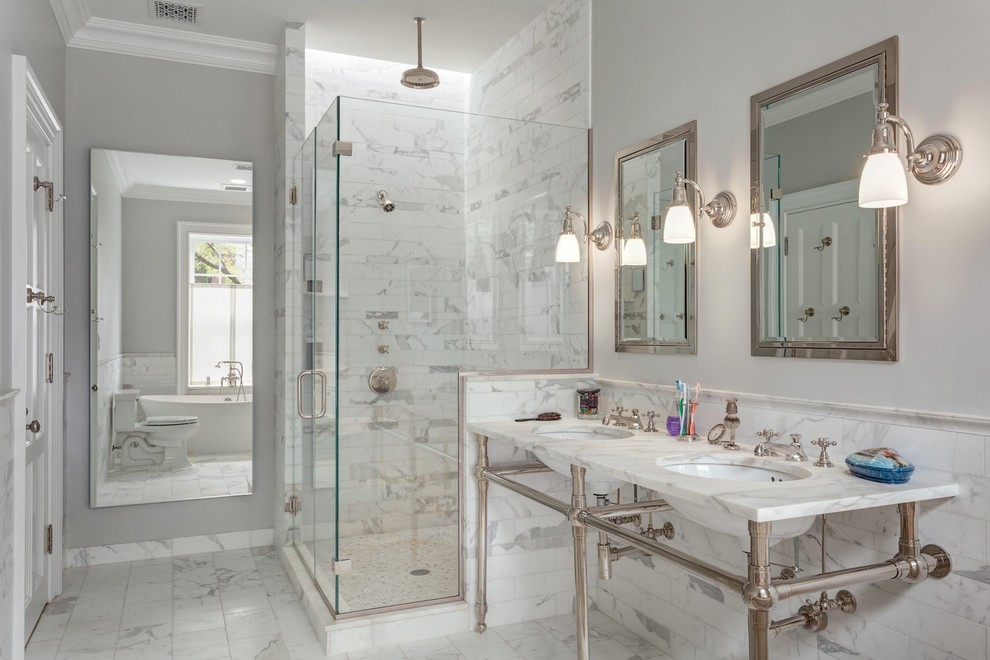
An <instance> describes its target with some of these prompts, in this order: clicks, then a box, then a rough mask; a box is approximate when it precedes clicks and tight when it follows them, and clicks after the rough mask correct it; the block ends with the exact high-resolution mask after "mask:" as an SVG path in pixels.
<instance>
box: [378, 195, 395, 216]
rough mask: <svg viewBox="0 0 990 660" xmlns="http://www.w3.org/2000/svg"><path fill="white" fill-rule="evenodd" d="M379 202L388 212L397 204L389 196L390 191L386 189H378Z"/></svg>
mask: <svg viewBox="0 0 990 660" xmlns="http://www.w3.org/2000/svg"><path fill="white" fill-rule="evenodd" d="M378 203H379V204H381V206H382V208H383V209H385V212H386V213H391V212H392V211H394V210H395V204H393V203H392V200H390V199H389V198H388V193H387V192H385V191H384V190H379V191H378Z"/></svg>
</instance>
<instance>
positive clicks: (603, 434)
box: [533, 426, 633, 440]
mask: <svg viewBox="0 0 990 660" xmlns="http://www.w3.org/2000/svg"><path fill="white" fill-rule="evenodd" d="M533 433H535V434H536V435H541V436H543V437H544V438H554V439H555V440H611V439H614V438H631V437H632V435H633V434H632V431H626V430H624V429H616V428H612V427H611V426H602V427H597V426H572V427H559V426H549V427H548V426H541V427H540V428H538V429H536V430H535V431H533Z"/></svg>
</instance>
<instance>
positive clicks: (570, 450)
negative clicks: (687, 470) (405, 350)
mask: <svg viewBox="0 0 990 660" xmlns="http://www.w3.org/2000/svg"><path fill="white" fill-rule="evenodd" d="M589 427H591V428H599V429H601V428H602V425H601V422H600V421H597V420H590V421H589V420H579V419H563V420H560V421H557V422H512V421H509V422H494V421H491V422H471V423H468V425H467V428H468V431H470V432H472V433H476V434H479V435H485V436H487V437H488V438H489V440H497V441H504V442H508V443H511V444H512V445H515V446H516V447H519V448H521V449H525V450H528V451H530V452H532V453H533V454H534V455H535V456H536V457H537V458H539V459H541V460H544V461H546V460H549V461H550V462H554V463H557V464H561V463H563V464H568V463H570V464H573V465H578V466H580V467H583V468H586V469H587V470H588V476H587V477H586V478H588V479H595V478H598V479H601V478H611V479H618V480H621V481H624V482H629V483H634V484H637V485H639V486H643V487H646V488H650V489H653V490H656V491H658V492H659V493H661V494H662V495H664V496H666V497H668V498H679V499H681V500H683V501H686V502H690V503H692V504H694V505H697V506H702V507H705V508H710V509H715V510H719V511H723V512H725V513H728V514H730V515H733V516H738V517H742V518H746V519H748V520H752V521H755V522H771V521H775V520H787V519H792V518H802V517H805V516H814V515H819V514H823V513H838V512H840V511H852V510H855V509H869V508H872V507H878V506H886V505H890V504H900V503H903V502H918V501H923V500H933V499H941V498H946V497H953V496H955V495H958V494H959V486H958V484H955V483H947V482H944V481H935V480H931V479H926V478H924V477H923V476H919V475H918V474H917V473H915V475H914V476H913V477H912V479H911V480H910V481H909V482H908V483H906V484H880V483H874V482H872V481H867V480H865V479H860V478H859V477H854V476H853V475H851V474H850V473H849V470H848V469H847V468H846V465H845V462H844V461H845V455H844V454H836V453H832V454H831V457H832V461H833V462H834V463H835V467H833V468H818V467H814V460H815V457H817V449H818V448H817V447H813V446H810V445H808V443H807V442H806V443H805V452H806V453H807V454H808V456H809V458H810V459H811V460H809V461H808V462H801V463H797V462H793V461H786V460H785V459H783V458H766V457H757V456H754V455H753V445H746V444H742V443H740V446H741V447H742V449H740V450H738V451H729V450H726V449H722V448H721V447H719V446H715V445H710V444H708V442H706V441H705V440H704V439H702V440H701V441H700V442H690V443H689V442H684V441H681V440H678V439H677V438H675V437H671V436H669V435H667V434H666V433H663V432H660V433H645V432H642V431H633V432H632V433H633V436H632V437H629V438H607V439H593V440H561V439H553V438H547V437H544V436H541V435H537V433H536V432H537V431H540V430H563V429H574V428H589ZM609 428H615V427H609ZM812 450H815V451H814V452H812ZM712 458H714V459H716V460H733V461H737V462H741V463H745V464H750V465H761V466H767V467H770V466H772V467H774V468H775V469H778V468H779V469H781V470H783V471H790V472H795V471H796V472H801V471H807V472H810V473H811V474H810V476H808V477H807V478H803V479H798V480H795V481H784V482H776V483H767V482H745V481H731V480H725V479H708V478H703V477H696V476H691V475H685V474H678V473H675V472H672V471H670V470H666V469H663V468H661V467H659V466H658V465H657V462H656V461H657V459H664V460H668V459H669V460H670V461H671V462H677V463H691V462H705V461H706V460H709V459H712ZM907 458H908V459H909V460H910V457H907Z"/></svg>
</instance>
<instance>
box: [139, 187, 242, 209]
mask: <svg viewBox="0 0 990 660" xmlns="http://www.w3.org/2000/svg"><path fill="white" fill-rule="evenodd" d="M251 193H252V191H250V190H249V191H247V192H236V191H231V190H200V189H191V188H171V187H169V186H152V185H148V184H144V183H139V184H135V185H132V186H130V188H128V189H127V190H126V192H124V194H123V197H125V198H127V199H148V200H152V201H156V202H189V203H193V204H230V205H233V206H251V202H252V194H251Z"/></svg>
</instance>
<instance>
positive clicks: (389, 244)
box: [286, 97, 589, 616]
mask: <svg viewBox="0 0 990 660" xmlns="http://www.w3.org/2000/svg"><path fill="white" fill-rule="evenodd" d="M291 166H292V178H293V183H294V188H295V190H296V203H295V205H294V207H293V208H294V212H293V215H292V224H293V227H292V238H293V240H292V241H291V242H290V243H289V245H287V247H286V250H287V255H286V256H287V262H288V263H290V264H291V265H290V267H289V277H290V278H291V282H290V291H291V294H292V295H291V296H290V298H289V300H288V305H287V317H288V318H287V319H286V327H287V332H288V333H289V334H290V336H292V337H293V338H294V340H293V346H292V355H290V356H289V360H288V361H287V364H289V365H290V368H291V369H293V370H294V371H293V372H292V373H290V374H287V375H286V377H287V378H295V379H296V401H295V406H296V415H295V418H294V419H295V423H294V428H293V429H292V434H291V435H292V437H291V438H287V442H288V443H289V444H290V445H291V447H290V452H291V465H290V466H289V474H290V475H291V482H292V483H290V484H289V486H290V488H291V490H292V493H293V494H294V495H295V496H296V497H297V498H298V501H299V502H300V503H301V505H300V508H299V511H298V513H296V514H295V515H294V516H293V518H292V524H291V528H290V539H291V542H292V544H293V545H294V546H295V549H296V551H297V552H298V554H299V556H300V558H301V559H302V561H303V563H304V564H305V565H306V567H307V569H308V571H309V573H310V576H311V577H312V579H313V581H314V582H315V583H316V584H317V586H318V587H319V589H320V591H321V592H322V594H323V596H324V597H325V599H326V601H327V603H328V604H329V605H330V607H331V608H332V610H333V612H334V613H335V614H336V615H337V616H348V615H353V614H355V613H359V612H360V613H366V612H369V611H375V610H382V609H388V608H399V607H408V606H413V605H421V604H425V603H436V602H443V601H446V600H456V599H459V598H461V594H462V591H463V584H462V583H463V580H462V575H461V574H462V568H461V567H462V551H461V547H462V542H461V538H462V522H461V517H462V512H461V495H462V492H463V488H464V485H463V484H461V483H460V481H461V475H462V466H461V456H460V450H459V443H458V428H459V427H458V414H459V413H458V373H459V372H462V371H512V370H528V371H534V370H550V369H562V370H573V369H587V368H588V366H589V357H588V356H589V287H588V268H589V265H588V259H587V253H586V252H585V253H584V256H583V258H582V261H581V262H580V263H574V264H557V263H555V261H554V250H555V245H556V240H557V236H558V235H559V233H560V230H561V222H562V219H563V209H564V207H566V206H568V205H571V206H573V207H575V208H577V209H581V210H582V212H584V211H585V210H586V209H587V208H588V201H589V200H588V131H587V130H586V129H579V128H573V127H564V126H555V125H550V124H541V123H536V122H527V121H518V120H508V119H500V118H493V117H485V116H479V115H470V114H465V113H461V112H453V111H446V110H438V109H434V108H428V107H418V106H409V105H400V104H394V103H386V102H381V101H369V100H360V99H351V98H343V97H341V98H338V99H337V100H336V101H335V102H334V104H333V105H332V106H331V107H330V109H329V111H328V112H327V113H326V115H325V116H324V117H323V119H322V120H321V121H320V122H319V123H318V125H317V126H316V128H315V129H314V131H313V133H312V134H311V135H310V136H309V137H308V139H307V140H306V142H305V144H304V147H303V149H302V150H301V151H300V153H299V154H298V155H297V156H296V157H295V158H294V159H293V162H292V164H291ZM584 250H586V246H584V245H582V251H584ZM289 253H291V254H289Z"/></svg>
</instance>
